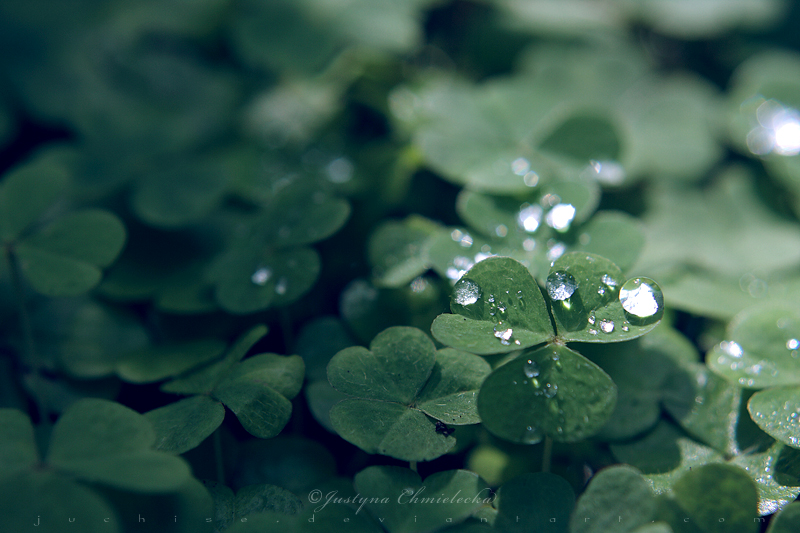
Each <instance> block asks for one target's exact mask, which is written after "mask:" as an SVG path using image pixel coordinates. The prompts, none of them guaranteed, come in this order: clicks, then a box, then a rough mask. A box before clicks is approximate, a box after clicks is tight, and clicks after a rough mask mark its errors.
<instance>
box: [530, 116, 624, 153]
mask: <svg viewBox="0 0 800 533" xmlns="http://www.w3.org/2000/svg"><path fill="white" fill-rule="evenodd" d="M540 147H541V148H542V150H548V151H551V152H556V153H558V154H562V155H566V156H568V157H571V158H573V159H575V160H577V161H578V162H580V163H585V162H586V161H588V160H592V159H594V160H599V161H608V160H615V159H618V158H619V152H620V139H619V137H618V136H617V132H616V128H615V127H614V125H613V124H612V123H611V121H610V120H609V118H608V117H605V116H602V115H599V114H595V113H593V112H592V111H587V112H584V113H582V114H581V113H576V114H574V115H572V116H570V117H569V118H567V119H566V120H565V121H564V122H562V123H561V124H559V126H558V127H557V128H555V130H553V132H552V133H550V135H548V137H547V138H546V139H545V140H543V141H542V142H541V144H540Z"/></svg>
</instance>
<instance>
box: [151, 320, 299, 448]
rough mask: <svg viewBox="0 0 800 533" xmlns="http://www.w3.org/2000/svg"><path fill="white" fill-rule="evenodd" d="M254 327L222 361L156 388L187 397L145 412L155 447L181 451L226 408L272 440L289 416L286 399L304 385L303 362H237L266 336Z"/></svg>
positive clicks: (267, 357)
mask: <svg viewBox="0 0 800 533" xmlns="http://www.w3.org/2000/svg"><path fill="white" fill-rule="evenodd" d="M266 331H267V329H266V327H265V326H256V327H254V328H252V329H251V330H250V331H248V332H247V333H245V334H243V335H242V336H241V337H240V338H239V339H238V340H237V341H236V343H234V345H233V346H232V347H231V348H230V349H229V350H228V352H227V354H226V355H225V357H224V358H223V359H222V360H220V361H217V362H215V363H212V364H210V365H208V366H205V367H203V368H200V369H199V370H194V371H192V372H190V373H189V374H187V375H185V376H183V377H180V378H177V379H175V380H172V381H169V382H167V383H165V384H164V385H162V386H161V390H163V391H165V392H171V393H174V394H182V395H187V396H190V397H189V398H186V399H183V400H180V401H178V402H175V403H172V404H169V405H166V406H164V407H160V408H158V409H155V410H153V411H150V412H148V413H147V414H146V416H147V418H148V419H149V420H150V421H151V422H152V423H153V426H154V427H155V428H156V432H157V433H158V441H157V443H156V447H157V448H158V449H160V450H164V451H170V452H172V453H183V452H185V451H187V450H190V449H192V448H194V447H195V446H197V445H198V444H200V442H202V441H203V440H204V439H205V438H206V437H208V436H209V435H210V434H211V433H213V432H214V430H215V429H217V427H219V425H220V424H222V420H223V419H224V417H225V409H224V407H223V405H224V406H227V407H228V408H229V409H230V410H231V411H233V412H234V414H235V415H236V416H237V418H238V419H239V421H240V422H241V423H242V425H243V426H244V428H245V429H246V430H247V431H249V432H250V433H251V434H253V435H255V436H256V437H260V438H262V439H268V438H271V437H274V436H275V435H277V434H278V433H280V432H281V430H282V429H283V428H284V426H285V425H286V423H287V422H288V421H289V418H290V416H291V413H292V403H291V402H290V401H289V400H290V399H291V398H294V397H295V396H296V395H297V394H298V393H299V392H300V389H301V387H302V384H303V373H304V370H305V368H304V365H303V360H302V359H301V358H300V357H298V356H296V355H293V356H289V357H286V356H280V355H277V354H271V353H264V354H258V355H254V356H252V357H248V358H247V359H245V360H244V361H242V360H241V359H242V358H243V357H244V356H245V354H246V353H247V351H248V350H249V349H250V348H251V347H252V346H253V345H254V344H255V343H256V342H258V340H259V339H261V337H263V336H264V335H265V334H266Z"/></svg>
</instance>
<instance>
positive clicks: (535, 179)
mask: <svg viewBox="0 0 800 533" xmlns="http://www.w3.org/2000/svg"><path fill="white" fill-rule="evenodd" d="M522 182H523V183H525V185H527V186H528V187H536V186H537V185H538V184H539V175H538V174H537V173H536V172H533V171H529V172H527V173H525V175H524V176H522Z"/></svg>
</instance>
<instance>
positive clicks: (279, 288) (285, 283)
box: [275, 277, 289, 296]
mask: <svg viewBox="0 0 800 533" xmlns="http://www.w3.org/2000/svg"><path fill="white" fill-rule="evenodd" d="M288 288H289V280H288V279H286V278H283V277H282V278H280V279H279V280H278V282H277V283H276V284H275V293H276V294H279V295H281V296H283V295H284V294H286V290H287V289H288Z"/></svg>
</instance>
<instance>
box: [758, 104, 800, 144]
mask: <svg viewBox="0 0 800 533" xmlns="http://www.w3.org/2000/svg"><path fill="white" fill-rule="evenodd" d="M756 118H757V119H758V126H756V127H754V128H753V129H752V130H750V132H749V133H748V134H747V139H746V141H747V147H748V148H749V149H750V151H751V152H752V153H754V154H756V155H767V154H769V153H773V152H774V153H776V154H778V155H784V156H794V155H797V154H799V153H800V113H798V111H797V110H796V109H793V108H791V107H786V106H784V105H783V104H782V103H780V102H778V101H777V100H772V99H770V100H766V101H764V102H763V103H762V104H761V105H760V106H758V109H757V110H756Z"/></svg>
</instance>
